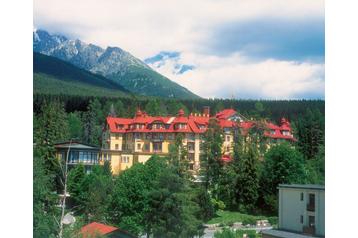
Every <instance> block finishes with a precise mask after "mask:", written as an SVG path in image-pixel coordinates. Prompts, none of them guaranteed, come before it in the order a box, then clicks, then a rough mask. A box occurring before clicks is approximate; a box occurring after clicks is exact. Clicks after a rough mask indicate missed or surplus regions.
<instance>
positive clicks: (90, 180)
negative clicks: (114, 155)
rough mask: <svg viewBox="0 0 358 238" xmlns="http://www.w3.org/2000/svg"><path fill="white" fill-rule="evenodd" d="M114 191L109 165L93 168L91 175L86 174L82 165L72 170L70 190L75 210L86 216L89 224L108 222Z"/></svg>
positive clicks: (69, 181) (70, 173)
mask: <svg viewBox="0 0 358 238" xmlns="http://www.w3.org/2000/svg"><path fill="white" fill-rule="evenodd" d="M112 189H113V183H112V175H111V173H108V165H106V166H99V165H96V166H93V168H92V171H91V173H89V174H86V173H85V168H84V166H83V165H82V164H79V165H76V166H75V168H73V169H72V170H70V172H69V176H68V190H69V192H70V194H71V199H72V200H73V202H74V208H73V210H74V211H76V212H77V214H85V217H84V218H85V220H86V221H88V222H91V221H97V222H104V223H106V222H107V221H108V209H109V203H110V200H111V194H112Z"/></svg>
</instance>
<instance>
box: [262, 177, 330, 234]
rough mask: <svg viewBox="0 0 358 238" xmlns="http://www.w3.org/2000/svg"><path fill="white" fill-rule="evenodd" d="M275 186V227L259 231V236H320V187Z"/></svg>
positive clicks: (322, 208) (322, 203)
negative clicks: (276, 219) (277, 207)
mask: <svg viewBox="0 0 358 238" xmlns="http://www.w3.org/2000/svg"><path fill="white" fill-rule="evenodd" d="M278 189H279V213H278V216H279V224H278V230H270V231H265V232H263V238H272V237H281V238H285V237H307V236H306V235H309V236H317V237H324V236H325V232H324V231H325V224H324V220H325V197H324V196H325V195H324V186H322V185H300V184H291V185H287V184H281V185H279V187H278Z"/></svg>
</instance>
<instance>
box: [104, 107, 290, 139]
mask: <svg viewBox="0 0 358 238" xmlns="http://www.w3.org/2000/svg"><path fill="white" fill-rule="evenodd" d="M235 113H236V111H235V110H233V109H225V110H223V111H221V112H219V113H217V114H216V116H215V117H212V118H215V119H217V121H218V123H219V125H220V127H221V128H227V127H229V128H233V127H237V126H238V127H239V128H241V134H242V135H247V133H248V132H249V130H250V129H251V128H253V127H255V126H257V123H256V122H254V121H244V122H239V123H237V122H235V121H230V120H227V118H229V117H230V116H232V115H234V114H235ZM210 119H211V118H210V117H209V116H201V115H199V116H197V115H193V114H190V115H189V116H185V115H184V111H183V110H180V111H179V112H178V116H176V117H153V116H148V115H147V114H146V113H145V112H142V111H137V113H136V116H135V117H134V118H133V119H131V118H114V117H107V124H108V127H109V130H110V131H111V132H115V133H126V132H143V133H146V132H157V133H166V132H182V133H204V132H205V131H206V129H207V126H208V124H209V120H210ZM153 122H162V123H164V124H165V125H166V126H165V127H164V128H160V129H156V128H152V129H150V124H152V123H153ZM137 123H138V124H143V127H142V128H131V127H130V126H131V125H132V124H137ZM177 123H181V124H186V127H185V128H181V129H179V128H177V127H175V126H174V125H175V124H177ZM265 127H266V129H268V130H273V133H272V132H271V131H269V132H267V131H265V132H264V136H266V137H270V138H277V139H278V138H281V139H287V140H293V141H295V140H296V139H295V138H294V137H293V136H292V135H283V134H282V131H289V132H291V125H290V123H289V121H288V120H286V119H285V118H283V119H282V120H281V126H277V125H275V124H273V123H271V122H265ZM200 128H201V129H200Z"/></svg>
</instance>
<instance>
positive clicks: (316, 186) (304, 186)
mask: <svg viewBox="0 0 358 238" xmlns="http://www.w3.org/2000/svg"><path fill="white" fill-rule="evenodd" d="M280 188H299V189H316V190H324V185H319V184H279V185H278V189H280Z"/></svg>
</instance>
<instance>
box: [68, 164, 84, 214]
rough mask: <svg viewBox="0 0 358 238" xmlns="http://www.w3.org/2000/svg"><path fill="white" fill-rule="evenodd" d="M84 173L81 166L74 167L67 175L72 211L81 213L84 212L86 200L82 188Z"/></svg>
mask: <svg viewBox="0 0 358 238" xmlns="http://www.w3.org/2000/svg"><path fill="white" fill-rule="evenodd" d="M85 178H86V171H85V167H84V165H83V164H78V165H76V166H75V167H74V168H73V169H71V170H70V171H69V173H68V191H69V193H70V195H71V199H72V201H73V203H74V204H73V205H74V209H73V210H74V211H76V212H77V213H83V212H84V210H85V206H86V204H85V201H86V199H87V197H86V196H87V191H86V189H85V186H84V182H85Z"/></svg>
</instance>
